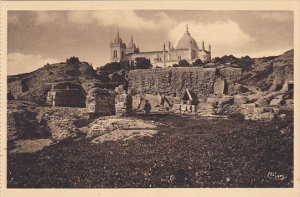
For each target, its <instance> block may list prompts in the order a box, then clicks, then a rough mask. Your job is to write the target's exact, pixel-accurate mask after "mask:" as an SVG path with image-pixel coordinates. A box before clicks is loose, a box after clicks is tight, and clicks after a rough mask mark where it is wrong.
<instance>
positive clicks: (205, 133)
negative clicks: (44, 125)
mask: <svg viewBox="0 0 300 197" xmlns="http://www.w3.org/2000/svg"><path fill="white" fill-rule="evenodd" d="M109 121H110V122H114V125H115V127H114V128H111V127H107V128H106V130H105V129H104V131H107V130H108V131H110V132H104V133H106V134H107V133H110V135H112V134H111V133H114V132H115V134H116V135H113V136H114V137H113V138H109V137H107V136H106V138H105V140H103V139H102V140H99V136H102V135H105V134H104V133H103V132H102V131H103V130H102V131H100V134H99V133H98V134H95V133H94V134H95V135H93V134H91V133H90V134H89V135H90V137H86V136H87V135H88V133H89V132H92V131H98V132H99V125H104V127H105V122H109ZM128 123H130V125H136V126H135V127H134V128H131V130H129V133H130V132H131V133H132V134H133V136H134V137H132V138H128V136H127V135H128V133H127V132H126V131H128ZM109 125H112V124H109ZM97 126H98V127H97ZM97 129H98V130H97ZM145 130H146V131H151V133H150V134H149V133H148V134H149V135H148V134H147V135H143V134H145V133H144V132H143V131H145ZM80 131H81V132H80ZM133 131H134V132H133ZM139 134H141V135H139ZM129 135H130V134H129ZM116 136H117V137H116ZM120 136H121V137H120ZM130 136H132V135H130ZM102 137H103V136H102ZM95 139H98V140H95ZM95 141H96V143H93V142H95ZM45 143H46V145H47V146H45V147H44V148H43V149H42V150H39V148H38V149H37V150H34V151H36V152H34V151H27V153H24V151H23V153H22V151H13V150H15V149H16V144H12V145H11V146H9V150H8V151H11V152H9V154H8V171H7V172H8V187H9V188H115V187H121V188H127V187H142V188H144V187H146V188H148V187H293V116H292V114H288V113H287V116H286V117H285V119H284V120H279V119H274V120H272V121H271V122H258V121H251V120H248V121H247V120H233V119H203V118H200V117H187V116H177V115H151V116H150V117H143V116H141V115H139V116H138V117H133V118H129V119H127V118H125V119H123V121H122V119H120V118H112V117H111V118H106V119H103V118H102V119H101V118H100V119H97V120H95V121H94V122H92V123H89V124H87V125H85V126H84V127H82V129H79V134H78V135H76V136H75V137H74V136H70V137H68V138H66V139H63V140H61V141H60V142H59V143H52V144H48V142H47V141H45ZM25 144H26V143H25ZM19 145H20V144H19ZM25 152H26V151H25ZM278 177H279V178H278Z"/></svg>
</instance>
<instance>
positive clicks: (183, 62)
mask: <svg viewBox="0 0 300 197" xmlns="http://www.w3.org/2000/svg"><path fill="white" fill-rule="evenodd" d="M190 66H191V65H190V63H189V62H188V61H186V60H185V59H183V60H180V61H179V62H178V67H190Z"/></svg>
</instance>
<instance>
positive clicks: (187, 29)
mask: <svg viewBox="0 0 300 197" xmlns="http://www.w3.org/2000/svg"><path fill="white" fill-rule="evenodd" d="M186 32H187V33H189V24H188V23H186Z"/></svg>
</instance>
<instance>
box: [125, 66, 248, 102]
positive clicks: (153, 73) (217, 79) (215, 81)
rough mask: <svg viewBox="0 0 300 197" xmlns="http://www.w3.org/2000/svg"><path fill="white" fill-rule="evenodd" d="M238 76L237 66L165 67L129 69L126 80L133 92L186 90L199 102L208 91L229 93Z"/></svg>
mask: <svg viewBox="0 0 300 197" xmlns="http://www.w3.org/2000/svg"><path fill="white" fill-rule="evenodd" d="M241 76H242V69H241V68H231V67H225V68H201V67H191V68H165V69H151V70H133V71H130V72H129V73H128V81H129V90H132V91H134V92H135V93H146V94H154V95H156V94H159V93H162V94H164V95H167V96H173V97H178V96H180V95H182V94H184V92H185V91H186V89H189V90H190V91H192V92H193V93H195V94H196V96H197V98H198V99H199V100H200V101H201V100H205V99H206V98H208V97H209V96H210V95H211V94H231V93H233V91H234V89H235V88H234V86H235V85H236V84H237V83H236V82H238V81H239V80H240V79H241Z"/></svg>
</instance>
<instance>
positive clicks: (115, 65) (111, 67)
mask: <svg viewBox="0 0 300 197" xmlns="http://www.w3.org/2000/svg"><path fill="white" fill-rule="evenodd" d="M120 69H121V64H120V63H119V62H111V63H107V64H105V65H104V66H102V67H100V68H99V70H100V71H112V72H114V71H118V70H120Z"/></svg>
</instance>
